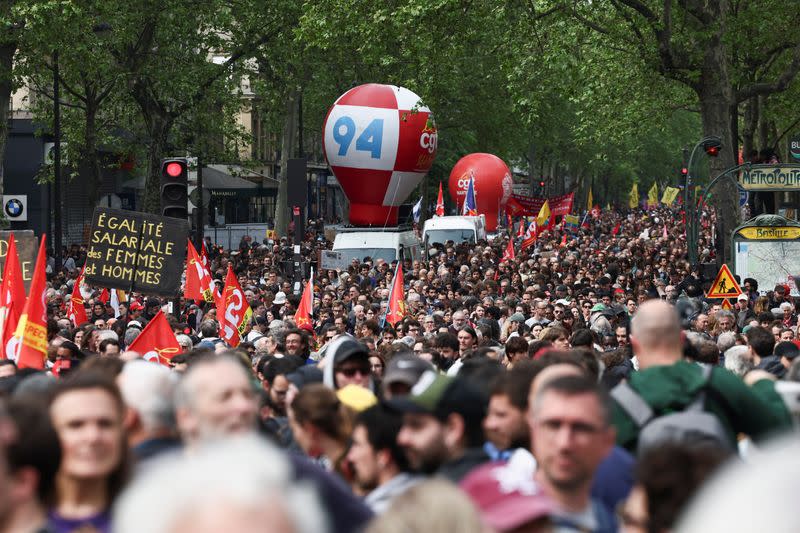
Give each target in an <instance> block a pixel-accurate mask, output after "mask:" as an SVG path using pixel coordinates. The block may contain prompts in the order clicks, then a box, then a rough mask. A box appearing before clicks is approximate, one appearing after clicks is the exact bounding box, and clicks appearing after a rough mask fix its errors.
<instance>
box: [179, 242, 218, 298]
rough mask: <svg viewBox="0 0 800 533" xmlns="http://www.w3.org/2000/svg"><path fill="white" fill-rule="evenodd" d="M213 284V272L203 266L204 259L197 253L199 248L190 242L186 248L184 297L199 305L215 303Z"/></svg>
mask: <svg viewBox="0 0 800 533" xmlns="http://www.w3.org/2000/svg"><path fill="white" fill-rule="evenodd" d="M211 283H212V281H211V272H209V271H208V268H207V267H206V266H205V265H204V264H203V258H202V257H201V256H200V254H198V253H197V248H195V247H194V244H192V241H191V240H189V241H188V245H187V247H186V283H185V285H184V287H183V297H184V298H185V299H187V300H194V301H195V302H197V303H200V302H209V303H210V302H213V301H214V294H213V292H212V291H213V289H212V288H211Z"/></svg>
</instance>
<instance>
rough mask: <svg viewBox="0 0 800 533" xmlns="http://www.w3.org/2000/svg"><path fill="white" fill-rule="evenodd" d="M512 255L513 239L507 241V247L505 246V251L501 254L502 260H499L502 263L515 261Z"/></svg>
mask: <svg viewBox="0 0 800 533" xmlns="http://www.w3.org/2000/svg"><path fill="white" fill-rule="evenodd" d="M515 257H516V256H515V255H514V239H508V246H506V251H505V252H503V258H502V259H501V260H500V262H501V263H502V262H503V261H513V260H514V259H515Z"/></svg>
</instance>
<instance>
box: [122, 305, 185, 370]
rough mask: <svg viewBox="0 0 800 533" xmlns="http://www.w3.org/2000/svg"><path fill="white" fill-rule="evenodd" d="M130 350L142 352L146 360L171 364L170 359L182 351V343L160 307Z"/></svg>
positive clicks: (165, 364) (166, 364)
mask: <svg viewBox="0 0 800 533" xmlns="http://www.w3.org/2000/svg"><path fill="white" fill-rule="evenodd" d="M128 350H130V351H132V352H137V353H140V354H142V357H144V359H145V360H146V361H151V362H153V363H159V364H162V365H164V366H169V360H170V359H172V358H173V357H174V356H176V355H178V354H179V353H181V345H180V344H178V339H176V338H175V333H173V332H172V328H171V327H170V326H169V322H167V317H165V316H164V312H163V311H161V310H160V309H159V311H158V313H156V316H154V317H153V318H152V319H151V320H150V322H148V323H147V325H146V326H145V327H144V329H143V330H142V332H141V333H139V336H138V337H136V339H135V340H134V341H133V342H132V343H131V345H130V346H128Z"/></svg>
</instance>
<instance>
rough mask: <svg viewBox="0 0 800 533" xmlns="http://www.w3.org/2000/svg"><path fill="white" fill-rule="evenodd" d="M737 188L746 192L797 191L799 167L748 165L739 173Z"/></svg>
mask: <svg viewBox="0 0 800 533" xmlns="http://www.w3.org/2000/svg"><path fill="white" fill-rule="evenodd" d="M739 186H740V187H741V188H742V189H745V190H748V191H798V190H800V165H797V164H780V163H779V164H776V165H750V166H749V167H745V168H742V169H741V170H740V171H739Z"/></svg>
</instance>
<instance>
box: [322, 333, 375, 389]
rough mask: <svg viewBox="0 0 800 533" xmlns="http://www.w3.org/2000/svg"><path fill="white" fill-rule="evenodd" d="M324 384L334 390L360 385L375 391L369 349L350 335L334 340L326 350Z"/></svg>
mask: <svg viewBox="0 0 800 533" xmlns="http://www.w3.org/2000/svg"><path fill="white" fill-rule="evenodd" d="M326 351H327V352H328V355H327V356H326V364H325V369H324V370H323V378H322V382H323V383H324V384H325V385H327V386H328V387H331V388H333V389H341V388H342V387H346V386H347V385H358V386H360V387H364V388H366V389H369V390H374V384H373V382H372V377H371V376H372V368H371V366H370V362H369V351H368V350H367V347H366V346H364V345H363V344H361V343H360V342H358V341H357V340H355V339H354V338H353V337H350V336H349V335H342V336H340V337H337V338H336V339H334V340H333V341H332V342H331V343H330V344H329V345H328V348H327V350H326Z"/></svg>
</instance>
